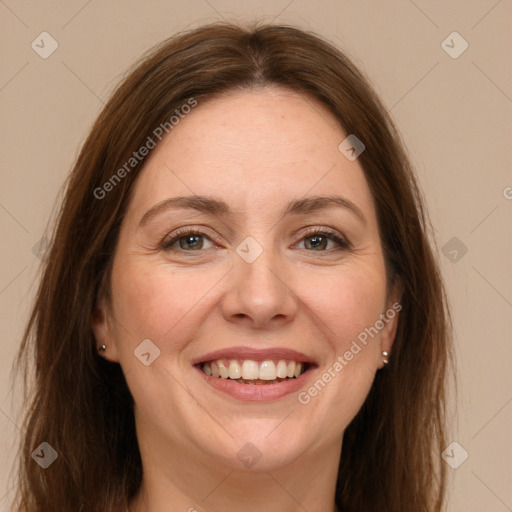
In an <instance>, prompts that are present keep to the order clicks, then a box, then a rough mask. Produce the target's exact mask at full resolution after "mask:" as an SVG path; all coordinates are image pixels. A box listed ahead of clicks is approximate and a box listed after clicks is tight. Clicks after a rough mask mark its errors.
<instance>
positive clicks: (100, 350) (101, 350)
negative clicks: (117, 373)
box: [98, 345, 107, 352]
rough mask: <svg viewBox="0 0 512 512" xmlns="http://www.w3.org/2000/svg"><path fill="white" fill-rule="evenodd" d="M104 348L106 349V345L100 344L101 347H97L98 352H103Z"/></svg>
mask: <svg viewBox="0 0 512 512" xmlns="http://www.w3.org/2000/svg"><path fill="white" fill-rule="evenodd" d="M105 350H107V346H106V345H101V347H99V348H98V352H105Z"/></svg>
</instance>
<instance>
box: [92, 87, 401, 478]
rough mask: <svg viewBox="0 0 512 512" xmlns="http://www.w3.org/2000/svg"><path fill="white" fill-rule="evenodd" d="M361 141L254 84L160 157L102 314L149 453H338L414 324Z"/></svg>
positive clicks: (191, 124) (140, 184)
mask: <svg viewBox="0 0 512 512" xmlns="http://www.w3.org/2000/svg"><path fill="white" fill-rule="evenodd" d="M346 137H347V134H346V133H344V132H343V131H342V130H341V129H340V128H339V127H338V123H337V121H336V119H335V118H334V117H333V116H332V114H330V112H329V111H328V110H327V109H326V108H325V107H323V106H322V105H321V104H319V103H318V102H317V101H316V100H313V99H311V98H308V97H306V96H303V95H300V94H297V93H294V92H291V91H287V90H283V89H279V88H269V89H265V90H258V91H237V92H232V93H229V94H225V95H223V96H220V97H215V98H212V99H209V100H205V101H203V102H201V101H199V103H198V105H197V107H195V108H194V109H193V110H192V112H190V113H189V114H188V115H187V116H186V117H185V118H184V119H182V120H181V122H180V123H179V124H178V125H177V126H175V127H174V129H173V130H172V132H170V134H169V135H168V136H167V137H166V138H164V139H163V141H162V142H161V143H160V144H159V145H158V146H157V147H156V148H155V149H154V150H153V151H152V153H151V155H150V156H149V157H148V159H147V160H146V163H145V166H144V169H143V170H142V172H141V174H140V175H139V177H138V178H137V181H136V182H135V184H134V189H133V195H132V197H131V200H130V204H129V207H128V210H127V214H126V217H125V218H124V219H123V223H122V226H121V230H120V235H119V240H118V245H117V247H116V252H115V256H114V263H113V268H112V276H111V290H112V301H111V303H110V304H107V303H106V302H105V301H104V300H103V299H101V300H100V301H99V306H98V311H97V315H96V316H95V320H94V325H93V328H94V332H95V336H96V339H97V342H98V345H101V344H103V343H104V344H105V345H106V346H107V350H106V352H105V353H104V357H106V358H107V359H109V360H111V361H116V362H118V363H119V364H120V365H121V366H122V369H123V371H124V373H125V376H126V380H127V383H128V386H129V388H130V391H131V393H132V395H133V397H134V401H135V417H136V423H137V434H138V437H139V443H140V445H141V451H143V450H144V447H147V448H149V447H151V446H158V447H159V452H160V454H161V457H162V458H163V457H166V458H168V457H171V458H173V457H183V456H185V457H188V459H189V460H195V461H199V462H202V463H206V462H212V461H215V463H216V464H225V465H226V466H228V467H234V468H242V469H243V468H244V466H243V464H245V467H246V468H249V469H250V468H251V464H252V463H245V462H244V461H249V459H251V460H256V459H258V458H259V457H260V456H261V458H260V459H259V460H258V462H257V465H255V466H254V467H257V468H258V469H266V470H271V469H275V468H278V467H281V466H285V465H287V464H291V463H296V462H297V461H301V460H302V461H305V460H315V459H321V458H322V457H325V456H327V454H332V453H334V454H335V453H337V452H338V453H339V449H340V447H341V443H342V436H343V432H344V430H345V428H346V427H347V425H348V424H349V423H350V421H351V420H352V418H353V417H354V416H355V414H356V413H357V411H358V410H359V409H360V408H361V406H362V404H363V402H364V400H365V398H366V396H367V394H368V392H369V389H370V387H371V385H372V382H373V379H374V376H375V373H376V371H377V370H378V369H379V368H381V367H382V366H383V357H382V351H383V350H387V351H388V352H389V351H390V350H391V345H392V342H393V338H394V333H395V329H396V323H397V319H398V310H397V307H396V302H395V300H396V296H394V295H390V296H388V294H387V293H386V290H387V288H386V272H385V264H384V256H383V252H382V247H381V243H380V239H379V232H378V226H377V218H376V211H375V207H374V202H373V198H372V195H371V193H370V190H369V187H368V185H367V183H366V180H365V177H364V173H363V170H362V167H361V165H360V164H359V162H358V160H357V159H356V160H354V161H350V160H349V159H347V158H346V156H345V155H344V154H343V153H342V152H341V151H340V150H339V149H338V146H339V145H340V143H341V142H342V141H343V140H344V139H345V138H346ZM112 193H115V192H112ZM178 197H185V198H186V199H180V200H177V198H178ZM319 198H330V199H319ZM105 200H107V199H105ZM393 303H394V304H395V306H393ZM249 443H251V444H249ZM155 456H157V455H155ZM158 456H160V455H158ZM247 457H249V458H247Z"/></svg>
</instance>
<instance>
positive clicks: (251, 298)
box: [222, 250, 298, 329]
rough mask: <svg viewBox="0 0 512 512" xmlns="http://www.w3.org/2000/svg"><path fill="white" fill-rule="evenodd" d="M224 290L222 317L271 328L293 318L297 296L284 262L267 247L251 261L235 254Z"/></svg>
mask: <svg viewBox="0 0 512 512" xmlns="http://www.w3.org/2000/svg"><path fill="white" fill-rule="evenodd" d="M230 274H231V277H230V282H229V285H228V291H227V292H226V293H225V295H224V297H223V301H222V312H223V315H224V318H225V319H226V321H228V322H231V323H237V324H240V325H244V326H245V327H250V328H253V329H274V328H276V327H282V326H284V325H286V324H287V323H290V322H292V321H293V319H294V318H295V316H296V314H297V308H298V300H297V297H296V295H295V293H294V292H293V284H292V283H291V282H289V281H290V279H289V277H288V278H287V275H289V272H286V269H285V262H283V261H282V260H281V259H279V258H278V256H277V255H275V254H273V253H272V251H270V250H264V251H263V253H262V254H261V255H260V256H259V257H258V258H257V259H256V260H255V261H253V262H252V263H248V262H246V261H244V259H243V258H241V257H239V256H238V254H236V255H235V263H234V268H233V270H232V272H230Z"/></svg>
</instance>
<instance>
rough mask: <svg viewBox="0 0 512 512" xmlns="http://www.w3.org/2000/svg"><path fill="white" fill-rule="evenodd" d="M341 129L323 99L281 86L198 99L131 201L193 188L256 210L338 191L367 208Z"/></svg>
mask: <svg viewBox="0 0 512 512" xmlns="http://www.w3.org/2000/svg"><path fill="white" fill-rule="evenodd" d="M346 136H347V134H346V133H345V132H344V131H343V129H342V128H341V127H340V125H339V122H338V120H337V119H336V117H335V116H334V115H333V114H332V113H331V112H330V111H329V110H328V109H327V108H326V107H325V106H324V105H323V104H321V103H320V102H319V101H317V100H315V99H313V98H311V97H309V96H306V95H304V94H299V93H296V92H292V91H289V90H287V89H283V88H277V87H272V88H266V89H261V90H244V91H234V92H229V93H226V94H223V95H220V96H215V97H212V98H209V99H207V100H204V101H201V100H198V105H197V106H196V107H195V108H194V109H193V110H192V111H191V112H190V113H189V114H187V115H186V116H184V118H183V119H181V120H180V123H179V124H178V125H176V126H175V127H174V128H173V130H172V131H171V132H170V133H169V134H168V135H166V136H165V137H164V138H163V140H162V142H161V143H159V144H158V145H157V147H156V148H155V149H154V150H153V151H152V153H151V154H150V155H149V157H148V159H147V160H146V163H145V165H144V168H143V170H142V171H141V175H140V176H139V178H138V180H137V183H136V186H135V190H134V194H133V197H132V204H133V206H134V207H140V208H142V207H149V206H151V205H153V204H155V203H157V202H159V201H162V200H165V199H167V198H168V197H172V196H177V195H191V194H197V195H208V196H216V197H223V198H224V200H225V201H226V202H228V203H229V204H231V205H232V206H233V209H235V210H239V211H242V210H244V209H247V208H249V207H251V208H254V209H256V210H257V211H260V213H261V210H259V209H261V208H264V209H266V210H268V209H269V207H270V208H272V205H274V204H275V205H276V207H277V206H278V205H279V204H284V203H288V202H289V200H290V199H298V198H301V197H303V196H307V195H327V194H332V193H340V194H343V195H344V196H346V197H348V198H349V199H350V200H352V201H353V202H355V203H357V204H358V205H359V207H360V208H361V209H366V210H367V211H368V210H372V209H373V201H372V198H371V194H370V191H369V189H368V186H367V183H366V179H365V177H364V173H363V170H362V167H361V166H360V164H359V162H358V161H357V160H355V161H349V160H348V159H347V158H345V156H344V155H343V154H342V153H341V152H340V151H339V149H338V146H339V144H340V143H341V142H342V141H343V140H344V139H345V138H346Z"/></svg>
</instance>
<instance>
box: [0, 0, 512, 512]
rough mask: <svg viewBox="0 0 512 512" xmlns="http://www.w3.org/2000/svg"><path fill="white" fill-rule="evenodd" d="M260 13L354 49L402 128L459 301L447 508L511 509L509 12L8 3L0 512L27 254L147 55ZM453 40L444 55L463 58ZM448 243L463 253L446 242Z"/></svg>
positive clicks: (429, 4) (94, 0)
mask: <svg viewBox="0 0 512 512" xmlns="http://www.w3.org/2000/svg"><path fill="white" fill-rule="evenodd" d="M256 17H257V18H264V19H266V20H268V21H275V22H284V23H291V24H296V25H298V26H301V27H304V28H307V29H312V30H314V31H317V32H319V33H320V34H322V35H324V36H325V37H327V38H328V39H330V40H331V41H332V42H333V43H334V44H336V45H338V46H340V47H341V48H343V49H345V51H347V52H348V53H349V55H351V56H352V58H353V59H354V60H355V62H356V63H357V64H358V65H359V66H360V67H361V69H362V70H363V71H364V72H366V74H367V75H368V76H369V77H370V79H371V80H372V81H373V83H374V85H375V87H376V89H377V91H378V92H379V93H380V95H381V97H382V98H383V100H384V102H385V104H386V105H387V107H388V109H390V110H391V114H392V115H393V117H394V119H395V120H396V122H397V123H398V126H399V128H400V130H401V132H402V134H403V137H404V140H405V143H406V145H407V146H408V148H409V151H410V154H411V157H412V159H413V161H414V163H415V165H416V168H417V172H418V174H419V178H420V181H421V184H422V187H423V189H424V191H425V194H426V197H427V201H428V204H429V207H430V212H431V217H432V220H433V223H434V226H435V230H436V235H437V243H438V245H439V249H440V260H441V265H442V270H443V273H444V276H445V278H446V282H447V287H448V291H449V296H450V300H451V303H452V304H453V314H454V320H455V332H456V343H457V358H458V367H459V375H458V381H459V386H460V394H459V400H458V405H457V408H455V404H453V406H452V407H451V410H452V417H453V420H454V422H453V432H452V435H451V439H450V440H454V441H457V442H458V443H459V444H460V445H461V446H462V447H463V448H464V449H465V450H466V451H467V452H468V453H469V457H468V459H467V460H466V461H465V462H464V463H463V464H462V465H461V466H460V467H458V468H457V469H451V468H449V472H450V474H451V476H452V481H451V495H450V502H449V506H448V511H450V512H459V511H460V512H462V511H464V512H505V511H507V510H512V486H511V485H510V484H511V483H512V482H511V481H510V478H511V475H512V462H511V459H512V442H511V432H512V376H511V371H510V360H511V355H512V344H511V335H510V326H511V319H512V273H511V271H510V269H511V266H510V261H511V258H510V252H511V250H512V230H511V217H512V173H511V168H510V161H511V160H510V156H511V150H510V146H511V142H512V139H511V135H512V133H511V132H512V129H511V113H512V68H511V66H510V62H509V60H508V59H509V56H510V53H511V43H512V26H511V25H512V23H511V21H512V2H511V1H510V0H500V1H497V0H479V1H475V0H473V1H467V0H458V1H451V2H445V1H442V0H415V1H414V2H413V1H412V0H410V1H409V0H393V1H386V2H381V1H379V0H365V1H356V0H345V1H334V0H333V1H327V0H323V1H315V2H307V1H305V0H263V1H256V0H254V1H253V0H251V1H245V2H237V1H235V0H188V1H185V0H176V1H173V2H169V1H168V2H165V1H151V2H136V1H120V0H116V1H109V2H101V1H100V0H89V1H87V0H81V1H78V0H74V1H67V2H64V1H56V0H52V1H46V2H44V3H42V2H36V1H32V2H30V1H22V0H0V24H1V26H0V34H1V38H2V50H1V51H2V66H1V70H0V108H1V113H2V122H1V143H2V149H1V152H0V158H1V172H2V182H1V183H2V186H1V189H0V225H1V230H2V231H1V232H2V249H1V269H0V307H1V316H2V321H1V343H0V379H1V380H0V385H1V394H0V449H1V454H2V455H1V459H0V462H1V463H0V511H2V512H4V511H7V510H8V509H9V501H10V499H11V497H12V495H13V490H12V485H13V482H12V481H11V480H9V470H8V468H9V466H10V464H11V463H12V460H13V453H14V451H13V446H14V442H15V441H16V439H17V436H18V435H19V433H20V430H19V428H18V427H17V425H16V424H17V423H18V424H19V412H18V409H19V405H20V404H19V400H18V399H17V398H16V394H14V395H13V394H12V393H11V391H10V384H9V383H10V368H11V363H12V360H13V357H14V354H15V352H16V350H17V347H18V344H19V341H20V336H21V333H22V329H23V325H24V323H25V321H26V318H27V312H28V308H29V304H30V301H31V299H32V297H33V293H34V290H35V284H36V279H37V269H38V264H39V261H40V260H39V258H38V257H37V250H36V249H34V247H35V246H36V245H37V244H38V242H39V241H40V240H41V238H42V236H43V234H44V230H45V226H46V223H47V221H48V219H49V217H50V214H51V212H52V209H53V207H54V203H55V200H56V198H57V196H58V194H59V190H60V187H61V186H62V184H63V181H64V179H65V177H66V175H67V173H68V171H69V169H70V166H71V164H72V162H73V160H74V158H75V156H76V154H77V151H78V148H79V147H80V145H81V143H82V142H83V140H84V138H85V136H86V134H87V132H88V130H89V128H90V126H91V123H92V121H93V120H94V118H95V117H96V115H97V114H98V112H99V110H100V108H101V107H102V102H103V100H104V99H105V98H106V97H107V95H108V93H109V92H110V91H111V90H112V88H113V87H114V85H115V84H116V83H117V81H118V79H119V77H120V74H121V73H122V72H123V71H124V70H125V69H126V68H127V67H128V66H129V65H130V64H131V63H132V62H133V61H134V60H135V59H136V58H137V57H138V56H139V55H140V54H141V53H142V52H143V51H145V50H147V49H148V48H149V47H151V46H152V45H153V44H155V43H157V42H159V41H161V40H162V39H164V38H166V37H168V36H169V35H171V34H173V33H175V32H176V31H178V30H182V29H184V28H187V27H194V26H198V25H200V24H202V23H204V22H211V21H214V20H218V19H222V18H224V19H228V20H241V19H244V20H251V19H254V18H256ZM43 31H46V32H48V33H50V34H51V36H52V37H53V38H54V39H55V40H56V41H57V42H58V45H59V46H58V49H57V50H56V51H55V52H54V53H53V54H52V55H51V56H49V57H48V58H47V59H43V58H41V57H40V56H39V55H38V54H37V53H36V52H35V51H34V50H33V49H32V48H31V43H32V41H34V40H35V39H36V38H37V37H38V36H39V34H40V33H41V32H43ZM454 31H457V32H458V33H459V34H460V35H461V36H462V37H463V38H464V40H466V41H467V43H468V44H469V47H468V48H467V50H466V51H465V52H464V53H462V54H461V55H460V56H459V57H458V58H452V57H451V56H450V55H448V53H446V51H445V50H444V49H443V47H442V42H443V40H445V39H446V38H447V36H448V35H449V34H451V33H452V32H454ZM452 39H453V37H451V38H448V40H447V43H445V44H448V45H449V46H453V48H452V49H451V50H450V51H451V52H454V51H457V50H460V49H461V48H462V47H461V43H462V41H460V40H457V38H455V39H453V42H452ZM39 40H40V39H39ZM36 42H37V40H36ZM453 237H457V239H458V240H459V242H457V243H459V246H460V244H464V246H465V247H467V253H466V254H464V255H462V252H461V251H460V248H457V247H456V246H454V245H451V244H453V243H455V242H453V241H452V242H450V244H449V245H448V246H446V244H447V243H448V242H449V241H450V240H451V239H452V238H453ZM460 247H462V246H460ZM443 248H444V252H445V253H446V255H445V254H444V253H443ZM454 250H455V252H454ZM461 255H462V257H461ZM452 260H457V261H452ZM456 450H460V448H456ZM454 455H455V457H459V456H460V453H459V452H457V451H456V452H454ZM383 512H384V511H383ZM411 512H413V511H411Z"/></svg>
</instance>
